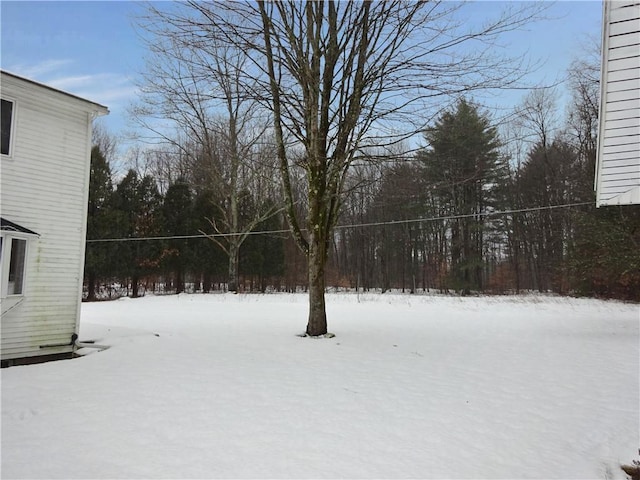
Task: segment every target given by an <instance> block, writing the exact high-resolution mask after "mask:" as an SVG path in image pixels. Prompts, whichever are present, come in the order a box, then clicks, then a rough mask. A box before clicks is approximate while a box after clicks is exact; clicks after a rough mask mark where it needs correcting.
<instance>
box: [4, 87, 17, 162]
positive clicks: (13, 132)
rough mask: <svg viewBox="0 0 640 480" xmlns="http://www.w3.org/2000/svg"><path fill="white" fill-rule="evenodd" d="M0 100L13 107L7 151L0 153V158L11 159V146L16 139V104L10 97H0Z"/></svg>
mask: <svg viewBox="0 0 640 480" xmlns="http://www.w3.org/2000/svg"><path fill="white" fill-rule="evenodd" d="M0 100H4V101H5V102H11V103H12V104H13V107H12V108H11V123H10V124H9V151H8V152H7V153H2V152H1V151H0V156H1V157H2V158H9V159H11V158H13V146H14V144H15V137H16V117H17V113H18V102H17V101H16V99H15V98H12V97H11V96H4V95H3V96H2V97H0Z"/></svg>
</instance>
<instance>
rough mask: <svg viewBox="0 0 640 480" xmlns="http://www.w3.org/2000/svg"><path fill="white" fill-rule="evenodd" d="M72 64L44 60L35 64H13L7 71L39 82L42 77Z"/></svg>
mask: <svg viewBox="0 0 640 480" xmlns="http://www.w3.org/2000/svg"><path fill="white" fill-rule="evenodd" d="M72 63H73V60H69V59H51V60H44V61H42V62H39V63H36V64H23V63H19V64H14V65H10V66H9V67H8V68H7V70H8V71H10V72H13V73H15V74H16V75H20V76H23V77H27V78H32V79H34V80H41V79H42V77H43V76H46V75H48V74H50V73H52V72H55V71H57V70H60V69H61V68H64V67H67V66H69V65H70V64H72Z"/></svg>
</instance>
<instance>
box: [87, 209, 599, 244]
mask: <svg viewBox="0 0 640 480" xmlns="http://www.w3.org/2000/svg"><path fill="white" fill-rule="evenodd" d="M592 204H593V202H579V203H566V204H560V205H547V206H543V207H530V208H520V209H511V210H495V211H488V212H479V213H467V214H462V215H444V216H439V217H421V218H410V219H403V220H386V221H380V222H365V223H353V224H346V225H336V226H335V229H336V230H344V229H352V228H364V227H380V226H385V225H402V224H409V223H423V222H435V221H443V220H458V219H463V218H478V217H495V216H500V215H511V214H514V213H527V212H536V211H541V210H554V209H559V208H573V207H581V206H585V205H592ZM303 231H306V230H305V229H303ZM289 232H290V230H289V229H280V230H259V231H251V232H237V233H200V234H197V235H168V236H155V237H123V238H97V239H87V243H105V242H140V241H153V240H189V239H194V238H224V237H234V236H239V235H279V234H286V233H289Z"/></svg>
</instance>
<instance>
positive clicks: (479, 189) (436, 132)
mask: <svg viewBox="0 0 640 480" xmlns="http://www.w3.org/2000/svg"><path fill="white" fill-rule="evenodd" d="M425 139H426V141H427V143H428V147H427V148H426V149H425V150H423V151H422V152H421V153H420V154H419V156H418V158H419V159H420V160H422V162H423V166H424V180H425V184H426V187H427V188H428V189H429V191H430V192H432V195H435V196H436V197H437V199H438V203H439V204H440V205H442V206H444V207H445V208H444V211H445V212H446V214H448V215H450V216H463V218H458V219H452V220H450V221H449V224H448V230H449V235H450V244H451V245H450V258H451V269H452V281H453V286H454V287H455V288H457V289H460V290H462V291H463V292H469V291H470V290H481V289H482V287H483V248H484V234H485V227H486V222H485V221H484V219H483V217H482V214H483V213H486V212H488V211H491V209H492V208H494V207H495V203H496V195H495V189H496V188H497V186H498V185H499V184H500V183H501V182H500V177H501V176H503V175H504V174H505V173H506V172H505V170H504V162H503V161H502V160H503V159H502V158H501V156H500V154H499V150H498V149H499V146H500V144H499V141H498V134H497V131H496V129H495V127H493V126H492V125H491V122H490V119H489V118H488V117H487V116H486V115H483V114H481V113H480V112H479V111H478V108H477V107H475V106H474V105H472V104H471V103H469V102H467V101H466V100H464V99H462V100H460V101H458V103H457V105H456V107H455V110H454V111H447V112H445V113H443V114H442V115H441V116H440V118H439V119H438V120H437V121H436V123H435V125H434V126H433V128H431V129H429V130H427V131H426V132H425Z"/></svg>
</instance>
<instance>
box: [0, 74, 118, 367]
mask: <svg viewBox="0 0 640 480" xmlns="http://www.w3.org/2000/svg"><path fill="white" fill-rule="evenodd" d="M0 75H1V77H0V97H1V100H2V105H1V109H0V113H1V117H2V128H1V142H0V147H1V152H0V179H1V180H0V217H1V218H2V221H1V223H0V239H1V243H0V252H1V256H0V264H1V270H0V301H1V304H2V307H1V308H2V317H1V329H0V336H1V338H2V343H1V356H2V366H7V365H13V364H18V363H31V362H34V361H42V360H48V359H55V358H64V357H70V356H71V355H72V353H73V350H74V348H75V346H74V341H75V339H76V338H77V335H76V334H77V332H78V326H79V317H80V300H81V294H82V275H83V265H84V251H85V236H86V224H87V197H88V194H89V172H90V154H91V153H90V152H91V128H92V121H93V119H94V118H96V117H97V116H100V115H106V114H107V113H109V112H108V110H107V108H106V107H104V106H102V105H99V104H97V103H94V102H90V101H88V100H84V99H82V98H79V97H76V96H74V95H71V94H68V93H65V92H62V91H60V90H56V89H54V88H51V87H48V86H46V85H43V84H40V83H37V82H34V81H31V80H28V79H26V78H22V77H19V76H17V75H14V74H11V73H8V72H5V71H1V72H0Z"/></svg>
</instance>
